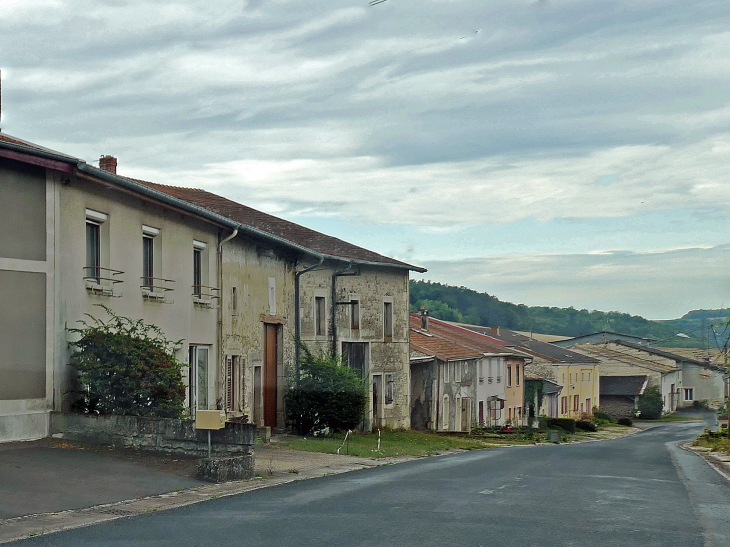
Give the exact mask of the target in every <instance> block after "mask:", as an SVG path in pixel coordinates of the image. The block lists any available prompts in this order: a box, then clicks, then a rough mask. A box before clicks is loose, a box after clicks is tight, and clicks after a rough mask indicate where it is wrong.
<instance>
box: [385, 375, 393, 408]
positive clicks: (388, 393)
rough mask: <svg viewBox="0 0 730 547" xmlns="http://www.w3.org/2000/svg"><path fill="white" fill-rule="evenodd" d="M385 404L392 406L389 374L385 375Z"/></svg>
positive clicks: (391, 376) (391, 388)
mask: <svg viewBox="0 0 730 547" xmlns="http://www.w3.org/2000/svg"><path fill="white" fill-rule="evenodd" d="M385 404H386V405H392V404H393V375H392V374H389V373H386V375H385Z"/></svg>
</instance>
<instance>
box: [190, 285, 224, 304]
mask: <svg viewBox="0 0 730 547" xmlns="http://www.w3.org/2000/svg"><path fill="white" fill-rule="evenodd" d="M192 289H193V303H194V304H195V305H196V306H200V307H201V308H213V307H217V306H215V302H214V301H215V300H220V294H219V293H220V291H221V290H220V289H219V288H218V287H210V286H208V285H193V286H192Z"/></svg>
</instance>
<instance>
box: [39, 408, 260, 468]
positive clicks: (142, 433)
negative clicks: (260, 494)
mask: <svg viewBox="0 0 730 547" xmlns="http://www.w3.org/2000/svg"><path fill="white" fill-rule="evenodd" d="M50 429H51V434H52V435H53V434H61V435H63V438H64V439H69V440H72V441H79V442H85V443H89V444H99V445H106V446H119V447H125V448H137V449H140V450H151V451H156V452H165V453H172V454H181V455H186V456H200V457H206V456H207V455H208V432H207V430H203V429H195V422H194V421H192V420H173V419H170V418H142V417H139V416H92V415H88V414H70V413H62V412H52V413H51V424H50ZM210 433H211V449H212V454H214V455H232V456H234V455H235V456H250V468H251V470H252V471H253V447H254V442H255V439H256V427H255V426H254V425H253V424H238V423H230V422H229V423H226V427H225V429H219V430H213V431H211V432H210Z"/></svg>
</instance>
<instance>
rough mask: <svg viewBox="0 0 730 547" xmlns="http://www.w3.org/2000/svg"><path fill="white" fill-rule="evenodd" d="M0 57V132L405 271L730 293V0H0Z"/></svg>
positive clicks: (525, 283) (503, 285) (510, 294)
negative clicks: (289, 225)
mask: <svg viewBox="0 0 730 547" xmlns="http://www.w3.org/2000/svg"><path fill="white" fill-rule="evenodd" d="M0 70H2V92H3V93H2V109H3V110H2V119H1V120H0V127H1V128H2V131H3V132H5V133H8V134H10V135H13V136H15V137H20V138H23V139H26V140H29V141H32V142H35V143H38V144H41V145H44V146H48V147H50V148H54V149H56V150H59V151H61V152H64V153H67V154H71V155H74V156H77V157H80V158H83V159H85V160H87V161H88V162H89V163H92V162H94V161H96V162H98V158H99V156H101V155H104V154H111V155H114V156H116V157H117V158H118V159H119V167H118V171H117V172H118V173H119V174H121V175H125V176H130V177H135V178H142V179H146V180H151V181H154V182H159V183H163V184H172V185H178V186H188V187H197V188H205V189H207V190H209V191H212V192H216V193H218V194H222V195H224V196H226V197H228V198H230V199H234V200H236V201H239V202H241V203H245V204H246V205H249V206H251V207H255V208H257V209H261V210H263V211H266V212H268V213H271V214H275V215H277V216H281V217H283V218H286V219H288V220H291V221H294V222H298V223H300V224H303V225H305V226H308V227H310V228H313V229H315V230H319V231H323V232H325V233H328V234H330V235H333V236H337V237H340V238H342V239H346V240H348V241H350V242H352V243H355V244H358V245H361V246H364V247H367V248H369V249H372V250H375V251H377V252H380V253H382V254H386V255H388V256H392V257H395V258H398V259H401V260H404V261H407V262H409V263H412V264H417V265H419V266H423V267H426V268H428V269H429V271H428V272H427V273H426V274H423V275H419V274H413V276H412V277H413V278H414V279H428V280H432V281H438V282H442V283H448V284H451V285H459V286H466V287H469V288H472V289H475V290H478V291H483V292H488V293H489V294H492V295H494V296H497V297H498V298H499V299H500V300H505V301H511V302H515V303H524V304H527V305H547V306H561V307H563V306H574V307H575V308H579V309H582V308H586V309H590V310H592V309H598V310H603V311H621V312H627V313H631V314H637V315H643V316H644V317H647V318H650V319H671V318H676V317H680V316H681V315H683V314H684V313H686V312H687V311H689V310H692V309H698V308H719V307H724V306H728V305H729V304H730V276H729V275H728V272H729V271H730V222H729V221H730V183H729V182H730V4H728V3H727V2H726V1H721V0H718V1H712V2H708V1H702V0H698V1H695V2H686V1H680V0H641V1H640V2H636V1H635V0H631V1H628V0H627V1H623V0H614V1H603V0H596V1H592V2H586V1H584V0H581V1H577V0H539V1H534V0H504V1H503V0H386V1H384V2H381V3H378V4H376V5H370V4H369V3H368V1H367V0H358V1H351V0H337V1H332V0H309V1H307V2H301V1H290V0H236V1H228V0H216V1H215V2H210V1H198V0H185V1H181V2H175V1H160V0H154V1H145V0H88V1H87V0H0ZM97 164H98V163H97Z"/></svg>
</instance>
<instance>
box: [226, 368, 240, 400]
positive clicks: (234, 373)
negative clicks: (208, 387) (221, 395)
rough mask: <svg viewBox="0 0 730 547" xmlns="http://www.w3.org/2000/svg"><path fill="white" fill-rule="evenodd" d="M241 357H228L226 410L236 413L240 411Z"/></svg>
mask: <svg viewBox="0 0 730 547" xmlns="http://www.w3.org/2000/svg"><path fill="white" fill-rule="evenodd" d="M239 359H240V358H239V356H238V355H229V356H227V357H226V410H229V411H236V410H238V409H239V406H240V402H239V391H240V385H239V384H240V377H241V373H240V370H239V369H240V367H239Z"/></svg>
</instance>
